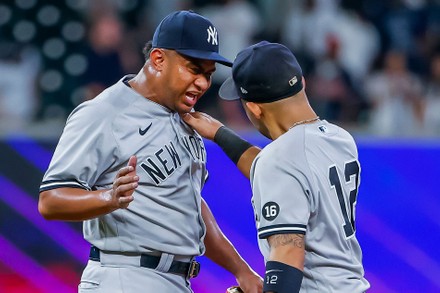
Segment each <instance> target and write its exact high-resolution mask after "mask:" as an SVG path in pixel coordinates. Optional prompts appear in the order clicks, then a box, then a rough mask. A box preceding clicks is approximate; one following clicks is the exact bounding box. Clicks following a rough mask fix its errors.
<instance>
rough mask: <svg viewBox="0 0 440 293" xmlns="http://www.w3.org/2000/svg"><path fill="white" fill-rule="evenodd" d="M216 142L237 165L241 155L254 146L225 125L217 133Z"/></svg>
mask: <svg viewBox="0 0 440 293" xmlns="http://www.w3.org/2000/svg"><path fill="white" fill-rule="evenodd" d="M214 142H215V143H216V144H218V145H219V146H220V147H221V149H222V150H223V152H224V153H225V154H226V155H227V156H228V157H229V158H230V159H231V160H232V162H234V164H236V165H237V163H238V160H240V157H241V155H243V153H244V152H245V151H246V150H247V149H248V148H250V147H252V144H250V143H249V142H247V141H246V140H244V139H242V138H241V137H240V136H238V135H237V134H236V133H235V132H234V131H232V130H231V129H229V128H227V127H226V126H224V125H223V126H222V127H220V128H219V129H218V130H217V132H216V133H215V136H214Z"/></svg>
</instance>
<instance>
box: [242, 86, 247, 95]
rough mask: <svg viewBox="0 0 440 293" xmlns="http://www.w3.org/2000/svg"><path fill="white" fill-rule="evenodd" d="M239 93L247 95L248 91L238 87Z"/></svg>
mask: <svg viewBox="0 0 440 293" xmlns="http://www.w3.org/2000/svg"><path fill="white" fill-rule="evenodd" d="M240 91H241V92H242V93H243V94H247V93H248V91H247V90H245V89H244V88H242V87H240Z"/></svg>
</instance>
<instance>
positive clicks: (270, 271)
mask: <svg viewBox="0 0 440 293" xmlns="http://www.w3.org/2000/svg"><path fill="white" fill-rule="evenodd" d="M272 272H283V270H268V271H266V274H267V273H272Z"/></svg>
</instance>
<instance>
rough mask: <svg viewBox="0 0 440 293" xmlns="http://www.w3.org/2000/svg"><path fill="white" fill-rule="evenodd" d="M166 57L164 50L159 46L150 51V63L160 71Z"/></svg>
mask: <svg viewBox="0 0 440 293" xmlns="http://www.w3.org/2000/svg"><path fill="white" fill-rule="evenodd" d="M165 59H166V54H165V51H163V50H162V49H159V48H155V49H153V50H152V51H151V52H150V61H151V65H152V66H154V68H155V69H156V70H158V71H161V70H162V69H163V66H164V61H165Z"/></svg>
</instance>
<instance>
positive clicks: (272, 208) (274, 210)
mask: <svg viewBox="0 0 440 293" xmlns="http://www.w3.org/2000/svg"><path fill="white" fill-rule="evenodd" d="M261 214H262V215H263V217H264V218H265V219H266V220H268V221H273V220H275V218H276V217H278V215H279V214H280V206H279V205H278V204H277V203H276V202H274V201H269V202H267V203H266V204H265V205H264V206H263V208H262V210H261Z"/></svg>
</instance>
